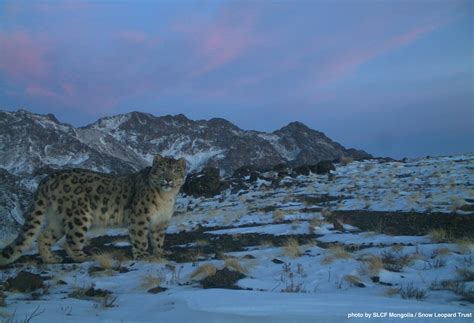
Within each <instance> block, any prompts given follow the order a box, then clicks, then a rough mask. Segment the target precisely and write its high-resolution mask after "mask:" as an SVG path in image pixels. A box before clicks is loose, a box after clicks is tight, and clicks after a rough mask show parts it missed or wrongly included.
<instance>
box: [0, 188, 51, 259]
mask: <svg viewBox="0 0 474 323" xmlns="http://www.w3.org/2000/svg"><path fill="white" fill-rule="evenodd" d="M41 186H42V185H41V184H40V186H39V187H38V190H37V192H36V195H35V198H34V199H33V202H32V204H31V206H30V208H29V209H28V212H27V216H26V217H25V223H24V224H23V227H22V229H21V231H20V234H19V235H18V236H17V237H16V239H15V240H13V242H12V243H10V244H9V245H8V246H6V247H5V248H4V249H3V250H2V251H1V252H0V267H1V266H6V265H8V264H10V263H12V262H14V261H15V260H17V259H18V258H20V256H21V255H22V254H23V252H25V251H26V250H28V249H29V248H30V246H31V244H32V242H33V240H34V239H35V237H36V236H37V235H38V233H39V232H40V229H41V226H42V224H43V220H44V218H45V214H46V210H47V208H48V199H47V198H46V194H45V190H44V189H42V187H41Z"/></svg>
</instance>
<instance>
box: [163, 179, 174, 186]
mask: <svg viewBox="0 0 474 323" xmlns="http://www.w3.org/2000/svg"><path fill="white" fill-rule="evenodd" d="M172 185H173V180H171V179H164V180H163V186H172Z"/></svg>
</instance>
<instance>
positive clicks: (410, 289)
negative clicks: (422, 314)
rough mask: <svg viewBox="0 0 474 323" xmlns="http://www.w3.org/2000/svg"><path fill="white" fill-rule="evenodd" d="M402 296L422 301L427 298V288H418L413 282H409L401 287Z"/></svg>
mask: <svg viewBox="0 0 474 323" xmlns="http://www.w3.org/2000/svg"><path fill="white" fill-rule="evenodd" d="M400 296H401V297H402V298H404V299H412V298H414V299H416V300H419V301H421V300H423V299H425V298H426V289H421V288H417V287H415V286H413V283H409V284H407V285H405V286H401V287H400Z"/></svg>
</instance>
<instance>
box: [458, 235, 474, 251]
mask: <svg viewBox="0 0 474 323" xmlns="http://www.w3.org/2000/svg"><path fill="white" fill-rule="evenodd" d="M455 243H456V246H457V249H458V250H459V252H460V253H462V254H469V253H471V252H472V251H474V243H473V241H472V239H468V238H463V239H457V240H456V241H455Z"/></svg>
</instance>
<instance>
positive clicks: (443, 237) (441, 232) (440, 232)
mask: <svg viewBox="0 0 474 323" xmlns="http://www.w3.org/2000/svg"><path fill="white" fill-rule="evenodd" d="M428 235H429V236H430V238H431V240H432V241H433V242H435V243H443V242H448V241H449V240H450V239H449V236H448V233H447V232H446V230H445V229H433V230H431V231H430V232H429V233H428Z"/></svg>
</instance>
